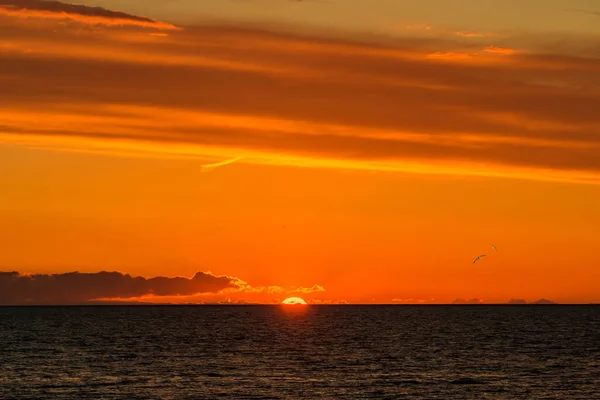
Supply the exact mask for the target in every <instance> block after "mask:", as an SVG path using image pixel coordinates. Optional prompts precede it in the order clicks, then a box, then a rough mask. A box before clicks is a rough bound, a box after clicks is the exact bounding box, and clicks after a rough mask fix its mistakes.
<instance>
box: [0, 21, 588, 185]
mask: <svg viewBox="0 0 600 400" xmlns="http://www.w3.org/2000/svg"><path fill="white" fill-rule="evenodd" d="M0 18H1V19H3V21H7V23H6V24H0V82H2V96H3V100H4V101H3V102H2V103H0V141H4V142H7V143H11V144H17V145H21V146H30V147H37V148H40V147H43V148H57V149H60V150H61V151H82V152H89V153H108V154H113V155H122V156H148V157H182V158H195V159H198V160H199V167H201V165H202V164H201V161H202V160H206V159H207V158H210V159H215V160H223V159H227V158H228V157H230V156H231V155H232V154H233V155H236V156H237V157H244V163H249V164H250V163H254V164H274V165H295V166H303V167H318V168H338V169H364V170H378V171H391V172H411V173H426V174H450V175H476V176H493V177H511V178H520V179H523V178H524V179H535V180H558V181H568V182H585V183H589V184H598V183H600V180H599V179H600V158H599V157H598V156H597V154H598V151H599V149H600V136H599V134H598V132H599V127H600V116H599V114H598V112H597V107H595V104H597V103H598V102H599V101H600V85H599V84H598V81H597V76H598V73H600V57H597V56H595V55H594V53H593V52H590V51H583V50H578V49H583V48H584V47H585V48H587V49H593V48H594V44H595V43H596V42H595V39H593V38H587V37H583V38H580V40H577V41H576V42H577V43H578V44H579V45H581V44H582V43H588V45H585V46H583V45H581V46H579V45H578V46H576V47H574V46H565V47H561V45H560V43H559V44H557V42H555V41H552V40H551V38H547V37H546V36H539V37H534V36H531V37H527V38H525V39H523V38H520V37H506V38H502V40H501V41H498V43H496V44H494V45H492V44H489V45H488V44H487V43H482V42H481V41H478V42H477V43H476V44H475V43H467V42H466V41H464V40H461V39H460V38H456V37H454V38H453V37H452V36H450V37H449V35H447V33H444V35H443V36H442V37H439V38H436V37H433V36H432V37H431V38H428V39H427V40H423V39H422V38H421V39H415V38H402V40H395V39H390V38H370V39H369V40H366V39H364V38H355V37H352V36H351V35H349V36H347V37H345V38H337V39H334V38H329V37H324V36H319V35H318V34H316V33H313V34H312V35H308V34H306V35H297V34H293V33H278V32H276V31H266V30H260V29H256V28H254V29H250V28H242V27H231V26H230V27H218V26H212V27H202V26H196V27H194V26H190V27H186V29H184V30H179V31H171V32H169V35H168V36H154V35H149V34H148V32H147V31H145V30H144V29H142V28H141V27H139V29H138V27H135V26H129V27H127V29H121V28H116V29H108V28H105V27H95V28H94V29H91V28H89V29H75V28H74V27H72V26H70V25H68V24H67V25H61V24H58V23H56V24H55V25H54V26H53V27H52V28H53V30H52V31H51V32H52V33H49V30H48V29H49V28H48V26H47V25H43V26H41V25H40V24H39V23H38V22H39V21H37V20H29V19H21V18H13V17H8V16H4V17H1V16H0ZM54 30H56V32H54ZM482 40H484V39H482ZM250 49H251V50H250Z"/></svg>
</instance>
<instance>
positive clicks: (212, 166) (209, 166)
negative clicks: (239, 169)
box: [202, 157, 244, 171]
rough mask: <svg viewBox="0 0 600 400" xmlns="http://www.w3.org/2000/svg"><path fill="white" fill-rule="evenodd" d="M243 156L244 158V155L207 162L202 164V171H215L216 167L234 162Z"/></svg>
mask: <svg viewBox="0 0 600 400" xmlns="http://www.w3.org/2000/svg"><path fill="white" fill-rule="evenodd" d="M242 158H244V157H236V158H232V159H231V160H225V161H221V162H218V163H213V164H205V165H203V166H202V171H213V170H214V169H216V168H219V167H223V166H225V165H229V164H233V163H234V162H236V161H239V160H241V159H242Z"/></svg>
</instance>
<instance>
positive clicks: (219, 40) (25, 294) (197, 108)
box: [0, 0, 600, 304]
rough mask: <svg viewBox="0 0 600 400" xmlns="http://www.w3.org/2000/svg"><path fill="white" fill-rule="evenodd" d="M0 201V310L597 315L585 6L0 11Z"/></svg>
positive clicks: (218, 1) (477, 2)
mask: <svg viewBox="0 0 600 400" xmlns="http://www.w3.org/2000/svg"><path fill="white" fill-rule="evenodd" d="M98 7H100V8H98ZM0 190H1V191H0V271H4V272H5V273H0V303H28V302H30V303H36V302H65V303H69V302H85V301H87V300H97V299H104V300H106V299H112V300H114V299H121V300H127V301H151V302H157V301H158V302H177V303H181V302H184V303H185V302H194V303H201V302H222V301H228V300H227V299H230V301H232V302H259V303H280V302H281V301H282V300H284V299H285V298H287V297H301V298H303V299H305V300H307V301H308V302H312V303H339V302H349V303H409V304H410V303H451V302H453V301H454V300H455V299H467V300H468V299H479V300H475V301H482V302H485V303H502V302H508V301H509V300H510V299H525V300H526V301H535V300H538V299H540V298H546V299H551V300H554V301H556V302H563V303H589V302H600V256H599V250H600V3H598V1H597V0H527V1H523V0H487V1H482V0H377V1H373V0H303V1H290V0H202V1H198V0H178V1H166V0H98V1H92V0H88V1H78V2H77V4H72V3H59V2H51V1H43V0H0ZM492 244H494V245H495V246H496V247H497V248H498V252H495V251H494V250H493V249H492ZM480 254H487V257H485V258H483V259H482V260H480V261H478V262H477V263H476V264H473V260H474V259H475V257H477V256H478V255H480ZM13 271H15V272H18V274H15V273H9V272H13ZM75 271H78V272H79V273H80V274H69V275H55V276H48V275H52V274H65V273H70V272H75ZM101 271H111V272H112V271H117V272H119V274H98V273H99V272H101ZM197 273H198V275H196V274H197ZM32 274H33V275H32ZM36 274H37V275H36ZM127 274H128V275H130V276H127ZM135 277H141V278H135ZM156 277H159V278H156ZM175 277H181V278H179V279H167V278H175ZM134 278H135V279H134ZM153 278H154V279H153Z"/></svg>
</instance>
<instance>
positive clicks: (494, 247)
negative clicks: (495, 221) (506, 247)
mask: <svg viewBox="0 0 600 400" xmlns="http://www.w3.org/2000/svg"><path fill="white" fill-rule="evenodd" d="M492 249H494V250H495V251H496V253H497V252H498V249H497V248H496V246H494V245H492Z"/></svg>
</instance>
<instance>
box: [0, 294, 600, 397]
mask: <svg viewBox="0 0 600 400" xmlns="http://www.w3.org/2000/svg"><path fill="white" fill-rule="evenodd" d="M32 398H35V399H50V398H51V399H88V398H89V399H218V398H239V399H334V398H335V399H396V398H401V399H410V398H423V399H600V307H598V306H308V307H289V306H288V307H282V306H148V307H146V306H130V307H128V306H121V307H109V306H94V307H1V308H0V399H32Z"/></svg>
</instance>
